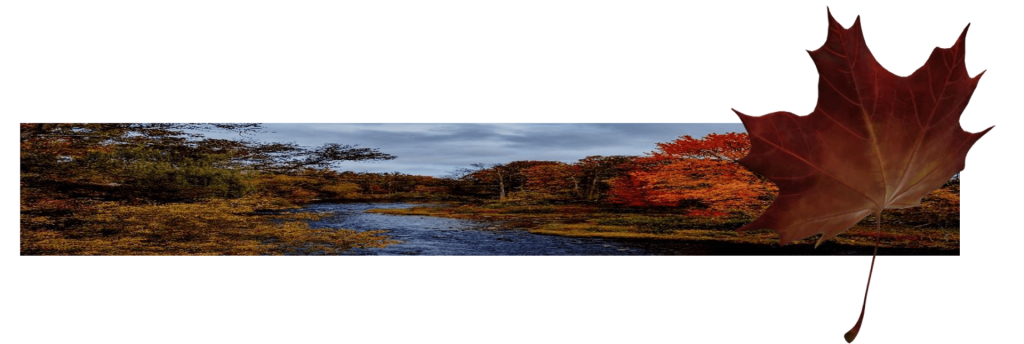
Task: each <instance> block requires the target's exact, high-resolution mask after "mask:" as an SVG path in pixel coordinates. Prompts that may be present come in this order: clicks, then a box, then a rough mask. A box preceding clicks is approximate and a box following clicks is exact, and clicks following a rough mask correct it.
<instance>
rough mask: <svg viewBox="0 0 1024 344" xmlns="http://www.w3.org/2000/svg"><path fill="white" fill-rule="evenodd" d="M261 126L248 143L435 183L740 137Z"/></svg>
mask: <svg viewBox="0 0 1024 344" xmlns="http://www.w3.org/2000/svg"><path fill="white" fill-rule="evenodd" d="M264 127H265V128H266V130H267V132H265V133H261V134H257V135H256V137H255V138H256V139H258V140H260V141H265V142H295V143H297V144H299V145H303V146H318V145H321V144H324V143H329V142H334V143H340V144H351V145H358V146H359V147H370V148H377V149H380V151H381V152H384V153H388V154H392V155H395V156H397V158H396V159H394V160H390V161H375V162H346V163H344V164H342V165H341V169H342V170H349V171H356V172H395V171H397V172H402V173H406V174H416V175H428V176H437V177H441V176H445V175H448V174H449V173H450V172H452V171H454V170H456V169H457V168H460V167H469V166H470V165H471V164H474V163H484V164H495V163H505V162H509V161H515V160H552V161H563V162H572V161H576V160H578V159H581V158H584V157H587V156H590V155H642V154H644V153H646V152H650V151H652V150H654V149H655V143H658V142H665V141H670V140H673V139H675V138H677V137H679V136H682V135H691V136H694V137H702V136H704V135H706V134H708V133H712V132H716V133H725V132H742V131H743V125H742V124H739V123H721V124H713V123H691V124H681V123H599V124H598V123H594V124H590V123H567V124H522V123H516V124H499V123H474V124H449V123H432V124H399V123H389V124H364V123H357V124H338V123H330V124H321V123H302V124H285V123H267V124H264ZM211 136H213V135H211ZM222 137H223V136H222Z"/></svg>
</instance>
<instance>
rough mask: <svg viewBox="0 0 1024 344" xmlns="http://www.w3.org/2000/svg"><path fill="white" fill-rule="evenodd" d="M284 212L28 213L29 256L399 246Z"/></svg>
mask: <svg viewBox="0 0 1024 344" xmlns="http://www.w3.org/2000/svg"><path fill="white" fill-rule="evenodd" d="M274 210H282V207H281V206H280V205H275V204H274V203H273V202H272V201H271V200H268V199H260V198H249V199H236V200H208V201H203V202H200V203H171V204H163V205H124V204H121V203H118V202H98V203H96V204H92V205H90V206H89V207H88V208H86V209H83V210H79V212H80V213H79V214H76V216H75V218H76V220H78V222H77V223H76V224H75V225H74V226H73V227H65V228H60V229H56V227H54V226H52V224H49V223H48V221H51V220H52V219H48V218H46V217H38V216H31V215H25V214H24V213H23V214H22V218H21V222H22V226H21V228H22V229H21V254H23V255H282V254H340V253H343V252H345V251H347V250H349V249H353V248H370V247H384V246H388V245H390V244H393V243H396V241H394V240H391V239H388V238H387V237H386V236H383V234H384V233H383V231H365V232H357V231H353V230H345V229H331V228H310V227H309V225H308V224H307V222H306V221H307V220H311V219H315V218H317V217H319V216H322V215H319V214H310V213H270V214H268V213H266V212H267V211H274Z"/></svg>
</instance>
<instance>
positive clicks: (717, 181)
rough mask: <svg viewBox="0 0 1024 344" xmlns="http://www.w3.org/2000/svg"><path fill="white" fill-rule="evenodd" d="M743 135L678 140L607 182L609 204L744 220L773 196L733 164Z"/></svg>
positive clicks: (743, 149)
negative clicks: (680, 208)
mask: <svg viewBox="0 0 1024 344" xmlns="http://www.w3.org/2000/svg"><path fill="white" fill-rule="evenodd" d="M749 150H750V141H749V140H748V138H747V134H745V133H726V134H709V135H707V136H705V137H704V138H701V139H696V138H693V137H690V136H683V137H680V138H678V139H676V140H674V141H671V142H664V143H659V144H658V149H657V150H655V151H654V152H651V153H649V154H648V155H647V156H643V157H638V158H636V159H634V162H633V164H634V166H633V169H632V170H631V171H630V172H629V173H627V174H625V175H623V176H620V177H618V178H615V179H614V180H613V181H612V190H611V191H610V193H611V200H612V202H615V203H619V204H625V205H630V206H684V207H689V208H691V210H690V212H691V213H693V214H700V215H710V216H724V215H744V216H750V215H754V214H757V213H758V212H760V211H761V210H762V209H763V207H764V206H765V205H766V204H767V203H768V202H769V201H770V200H771V199H772V197H773V195H774V194H775V192H776V189H775V187H774V185H773V184H771V183H768V182H767V181H765V180H764V179H762V178H761V177H760V176H758V175H756V174H754V173H751V172H750V171H749V170H747V169H746V168H744V167H743V166H740V165H739V164H736V163H735V161H736V160H737V159H739V158H742V157H744V156H746V155H747V152H748V151H749Z"/></svg>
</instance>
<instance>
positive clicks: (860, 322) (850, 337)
mask: <svg viewBox="0 0 1024 344" xmlns="http://www.w3.org/2000/svg"><path fill="white" fill-rule="evenodd" d="M874 215H876V217H877V220H878V221H877V227H878V235H877V236H876V239H874V254H872V255H871V266H870V268H868V270H867V286H866V287H864V302H863V303H861V304H860V314H859V315H858V316H857V322H854V324H853V328H850V331H847V332H846V334H844V335H843V339H844V340H846V342H847V343H853V342H854V341H856V340H857V337H858V336H860V330H861V328H863V327H864V315H867V295H868V293H869V292H870V291H871V275H873V274H874V262H876V261H878V259H879V245H880V244H881V243H882V212H879V213H877V214H874Z"/></svg>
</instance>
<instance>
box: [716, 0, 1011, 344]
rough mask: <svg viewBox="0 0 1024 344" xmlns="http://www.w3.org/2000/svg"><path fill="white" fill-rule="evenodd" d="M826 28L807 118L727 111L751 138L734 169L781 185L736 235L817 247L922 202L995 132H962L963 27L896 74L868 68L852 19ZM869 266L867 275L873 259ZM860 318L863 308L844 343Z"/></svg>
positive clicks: (968, 88)
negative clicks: (764, 233)
mask: <svg viewBox="0 0 1024 344" xmlns="http://www.w3.org/2000/svg"><path fill="white" fill-rule="evenodd" d="M828 21H829V30H828V38H827V39H826V41H825V44H824V45H822V47H821V48H819V49H817V50H814V51H810V52H809V53H810V55H811V59H812V60H814V64H815V66H816V67H817V69H818V74H819V78H818V103H817V105H816V106H815V109H814V111H813V112H811V114H810V115H807V116H797V115H794V114H792V113H789V112H775V113H770V114H767V115H765V116H761V117H751V116H747V115H744V114H742V113H740V112H739V111H735V110H733V111H735V112H736V114H738V115H739V117H740V119H741V120H742V121H743V125H744V126H745V127H746V128H747V132H748V133H749V135H750V141H751V149H750V153H749V155H747V156H746V157H744V158H742V159H740V160H739V161H738V162H739V163H740V164H742V165H744V166H746V167H747V168H749V169H751V170H753V171H755V172H758V173H760V174H762V175H763V176H765V177H767V178H768V179H770V180H771V181H772V182H774V183H775V184H777V185H778V187H779V195H778V197H777V198H776V199H775V201H774V202H773V203H772V204H771V206H769V207H768V209H767V210H765V212H764V213H763V214H762V215H761V216H760V217H758V218H757V220H755V221H753V222H751V223H750V224H747V225H746V226H743V227H742V228H740V229H739V230H750V229H761V228H770V229H772V230H774V231H775V232H777V233H778V234H779V239H780V241H781V243H782V244H783V245H784V244H787V243H790V242H792V241H795V240H800V239H803V238H806V237H809V236H812V235H815V234H821V238H820V239H819V240H818V243H817V244H821V243H822V242H823V241H824V240H827V239H829V238H832V237H834V236H836V235H837V234H839V233H841V232H843V231H845V230H847V229H849V228H850V227H851V226H853V225H854V224H856V223H857V222H858V221H860V220H861V219H863V218H864V217H866V216H867V215H870V214H876V215H878V216H880V215H881V212H882V210H883V209H892V208H906V207H913V206H918V205H920V204H921V197H923V196H925V195H926V194H928V193H929V192H932V191H934V190H935V189H937V188H939V187H940V186H942V184H943V183H945V182H946V181H948V180H949V179H950V178H951V177H952V176H953V175H954V174H956V173H957V172H959V171H961V170H963V168H964V160H965V158H966V156H967V151H968V150H969V149H970V148H971V146H972V145H973V144H974V142H975V141H977V140H978V139H979V138H981V136H982V135H984V134H985V133H987V132H988V131H989V130H991V129H992V128H988V129H986V130H985V131H982V132H980V133H969V132H966V131H964V130H963V129H962V128H961V127H960V115H961V114H962V112H963V110H964V108H965V107H966V106H967V102H968V101H969V100H970V98H971V94H973V93H974V89H975V87H976V86H977V85H978V81H979V80H980V79H981V75H982V74H984V72H982V73H981V74H978V76H975V77H973V78H971V77H970V76H969V75H968V74H967V69H966V67H965V66H964V38H965V36H966V35H967V28H964V31H963V33H962V34H961V35H960V37H959V38H958V39H957V41H956V43H954V44H953V46H952V47H950V48H948V49H942V48H935V50H933V51H932V54H931V56H929V57H928V61H927V62H925V64H924V66H922V67H921V68H920V69H918V70H917V71H915V72H914V73H913V74H911V75H910V76H907V77H900V76H897V75H895V74H892V73H891V72H889V71H888V70H886V69H885V68H883V67H882V65H880V64H879V63H878V62H877V61H875V58H874V56H872V55H871V51H870V50H868V47H867V45H866V44H865V42H864V34H863V33H862V32H861V27H860V17H859V16H858V17H857V20H856V21H855V22H854V24H853V26H851V27H850V28H849V29H844V28H843V27H842V26H841V25H840V24H839V23H838V22H836V20H835V19H834V18H832V14H831V13H829V15H828ZM968 27H970V25H968ZM879 230H880V229H879ZM817 244H816V245H815V246H817ZM877 249H878V248H877V244H876V247H875V251H876V253H877ZM871 264H872V271H873V269H874V258H872V261H871ZM870 280H871V279H870V272H869V274H868V285H870ZM866 300H867V292H866V291H865V303H866ZM863 316H864V315H863V307H862V308H861V318H860V319H858V321H857V325H856V326H854V328H853V329H852V330H850V332H849V333H847V335H846V339H847V341H852V340H853V338H854V337H855V336H856V334H857V332H858V331H859V328H860V324H861V320H863Z"/></svg>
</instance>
